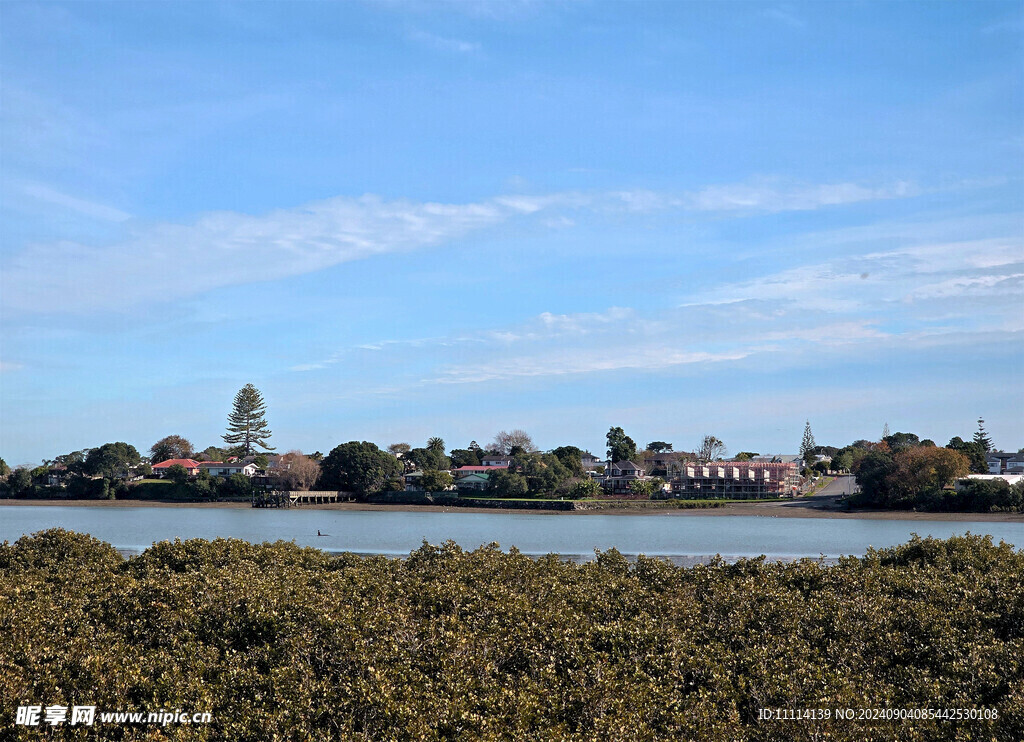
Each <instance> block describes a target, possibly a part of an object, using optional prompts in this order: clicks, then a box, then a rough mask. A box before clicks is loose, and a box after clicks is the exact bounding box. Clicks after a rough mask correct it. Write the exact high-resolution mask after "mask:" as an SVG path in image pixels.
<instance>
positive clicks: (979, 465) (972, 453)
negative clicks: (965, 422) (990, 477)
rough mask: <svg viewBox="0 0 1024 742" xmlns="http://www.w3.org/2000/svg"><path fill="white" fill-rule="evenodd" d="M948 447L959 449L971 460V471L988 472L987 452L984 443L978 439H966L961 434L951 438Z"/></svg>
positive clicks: (975, 472)
mask: <svg viewBox="0 0 1024 742" xmlns="http://www.w3.org/2000/svg"><path fill="white" fill-rule="evenodd" d="M946 448H949V449H951V450H953V451H958V452H960V453H962V454H963V455H964V456H966V457H967V459H968V460H969V461H970V462H971V464H970V465H971V472H972V473H973V474H985V473H987V472H988V459H987V457H986V453H987V452H986V450H985V446H984V445H983V444H981V443H978V442H977V441H964V440H963V439H962V438H961V437H960V436H957V437H955V438H951V439H950V441H949V443H948V444H947V445H946Z"/></svg>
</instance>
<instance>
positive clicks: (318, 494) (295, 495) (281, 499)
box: [252, 490, 342, 508]
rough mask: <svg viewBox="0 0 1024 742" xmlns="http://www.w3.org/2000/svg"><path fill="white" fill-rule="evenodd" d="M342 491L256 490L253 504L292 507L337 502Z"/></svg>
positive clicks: (259, 506)
mask: <svg viewBox="0 0 1024 742" xmlns="http://www.w3.org/2000/svg"><path fill="white" fill-rule="evenodd" d="M341 494H342V493H341V492H335V491H332V490H306V491H303V490H271V491H269V492H254V493H253V495H252V506H253V507H254V508H290V507H295V506H297V505H320V504H323V503H328V502H337V501H338V499H339V496H340V495H341Z"/></svg>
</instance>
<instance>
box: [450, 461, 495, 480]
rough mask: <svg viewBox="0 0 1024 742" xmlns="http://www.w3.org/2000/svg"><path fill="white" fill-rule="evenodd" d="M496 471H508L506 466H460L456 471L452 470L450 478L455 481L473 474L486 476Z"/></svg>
mask: <svg viewBox="0 0 1024 742" xmlns="http://www.w3.org/2000/svg"><path fill="white" fill-rule="evenodd" d="M497 469H508V465H507V464H506V465H505V466H460V467H459V468H458V469H452V476H453V477H455V478H456V479H460V478H462V477H468V476H471V475H473V474H487V473H489V472H492V471H495V470H497Z"/></svg>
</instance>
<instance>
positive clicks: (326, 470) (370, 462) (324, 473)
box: [319, 441, 402, 496]
mask: <svg viewBox="0 0 1024 742" xmlns="http://www.w3.org/2000/svg"><path fill="white" fill-rule="evenodd" d="M401 473H402V463H401V462H400V461H399V460H398V459H396V458H395V457H394V456H392V455H390V454H388V453H386V452H384V451H381V450H380V449H379V448H377V446H376V445H374V444H373V443H370V442H368V441H363V442H362V443H360V442H358V441H349V442H348V443H342V444H341V445H339V446H335V448H334V449H333V450H332V451H331V452H330V453H329V454H327V457H326V458H325V459H324V460H323V462H322V463H321V465H320V484H319V486H320V487H321V488H323V489H336V490H342V491H345V492H353V493H355V494H357V495H359V496H365V495H367V494H370V493H372V492H380V491H381V490H383V489H384V487H385V486H386V484H387V482H388V481H389V480H391V479H394V478H395V477H398V476H399V475H400V474H401Z"/></svg>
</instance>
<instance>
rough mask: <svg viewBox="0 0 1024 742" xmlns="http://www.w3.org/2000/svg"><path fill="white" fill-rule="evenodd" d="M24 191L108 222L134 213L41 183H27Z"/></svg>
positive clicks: (129, 217)
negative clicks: (78, 196)
mask: <svg viewBox="0 0 1024 742" xmlns="http://www.w3.org/2000/svg"><path fill="white" fill-rule="evenodd" d="M22 191H23V192H24V193H25V194H26V195H28V196H31V197H32V198H36V199H39V200H40V201H45V202H46V203H49V204H53V205H55V206H59V207H61V208H63V209H68V210H70V211H74V212H76V213H78V214H81V215H83V216H87V217H89V218H91V219H99V220H101V221H107V222H124V221H127V220H129V219H131V218H132V215H131V214H129V213H127V212H125V211H121V210H120V209H117V208H114V207H113V206H107V205H106V204H101V203H97V202H95V201H89V200H87V199H84V198H77V197H75V196H69V195H68V194H66V193H61V192H60V191H58V190H55V189H53V188H50V187H49V186H45V185H42V184H40V183H27V184H25V185H24V186H23V188H22Z"/></svg>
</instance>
